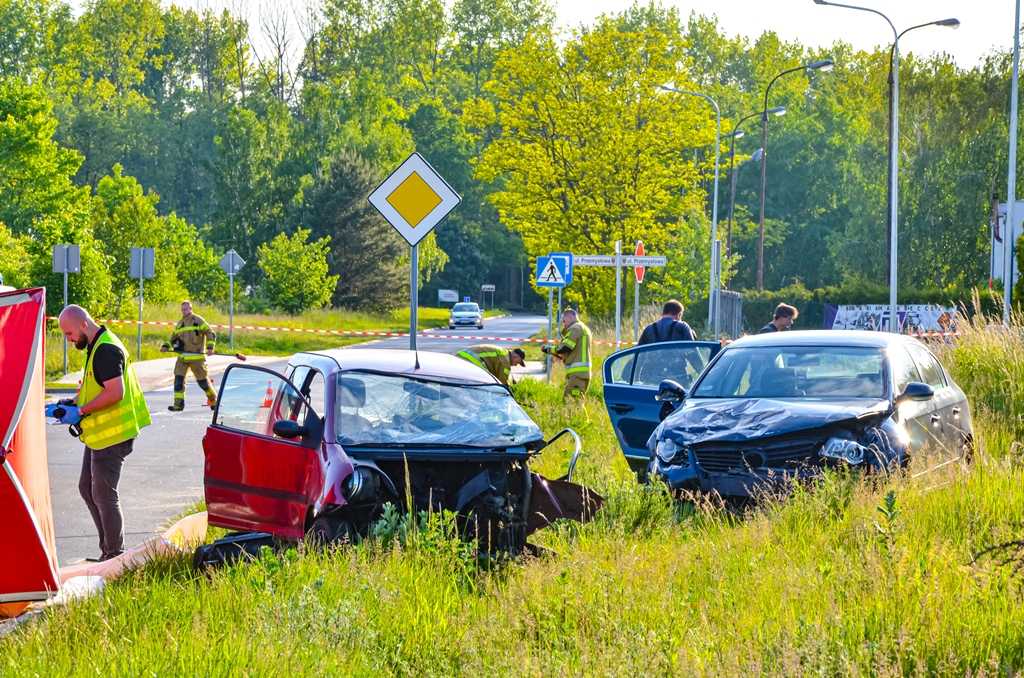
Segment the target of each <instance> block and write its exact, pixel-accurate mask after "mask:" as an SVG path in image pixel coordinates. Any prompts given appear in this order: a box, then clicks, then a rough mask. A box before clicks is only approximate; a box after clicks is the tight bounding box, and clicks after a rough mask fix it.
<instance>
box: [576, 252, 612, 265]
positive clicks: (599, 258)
mask: <svg viewBox="0 0 1024 678" xmlns="http://www.w3.org/2000/svg"><path fill="white" fill-rule="evenodd" d="M573 264H574V265H576V266H614V265H615V257H614V256H613V255H611V254H574V255H573Z"/></svg>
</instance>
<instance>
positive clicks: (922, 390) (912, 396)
mask: <svg viewBox="0 0 1024 678" xmlns="http://www.w3.org/2000/svg"><path fill="white" fill-rule="evenodd" d="M934 397H935V391H934V390H933V389H932V387H931V386H929V385H928V384H925V383H922V382H920V381H912V382H910V383H909V384H907V385H906V387H904V389H903V393H901V394H899V395H898V396H897V397H896V404H897V405H899V404H900V403H902V402H907V401H913V402H924V401H926V400H931V399H932V398H934Z"/></svg>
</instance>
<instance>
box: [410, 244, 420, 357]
mask: <svg viewBox="0 0 1024 678" xmlns="http://www.w3.org/2000/svg"><path fill="white" fill-rule="evenodd" d="M409 259H410V261H409V350H410V351H415V350H416V312H417V311H418V310H419V304H420V246H419V245H413V246H412V256H411V257H410V258H409Z"/></svg>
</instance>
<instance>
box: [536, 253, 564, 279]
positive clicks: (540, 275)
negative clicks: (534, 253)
mask: <svg viewBox="0 0 1024 678" xmlns="http://www.w3.org/2000/svg"><path fill="white" fill-rule="evenodd" d="M571 282H572V254H570V253H568V252H552V253H551V254H549V255H548V256H546V257H537V287H565V286H566V285H568V284H569V283H571Z"/></svg>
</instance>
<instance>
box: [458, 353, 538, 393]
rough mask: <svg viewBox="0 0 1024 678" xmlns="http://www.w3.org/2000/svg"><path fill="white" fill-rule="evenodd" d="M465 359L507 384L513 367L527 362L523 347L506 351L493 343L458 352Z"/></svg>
mask: <svg viewBox="0 0 1024 678" xmlns="http://www.w3.org/2000/svg"><path fill="white" fill-rule="evenodd" d="M456 355H457V356H458V357H460V358H462V359H463V360H468V361H469V362H471V363H473V364H474V365H476V366H477V367H480V368H483V369H485V370H487V371H488V372H490V373H491V374H493V375H494V376H495V377H497V379H498V381H500V382H501V383H502V384H504V385H505V386H508V379H509V375H511V374H512V368H513V367H515V366H517V365H525V364H526V352H525V351H523V349H521V348H514V349H512V350H511V351H506V350H505V349H503V348H500V347H498V346H492V345H491V344H479V345H477V346H470V347H469V348H467V349H463V350H461V351H459V352H458V353H457V354H456Z"/></svg>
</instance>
